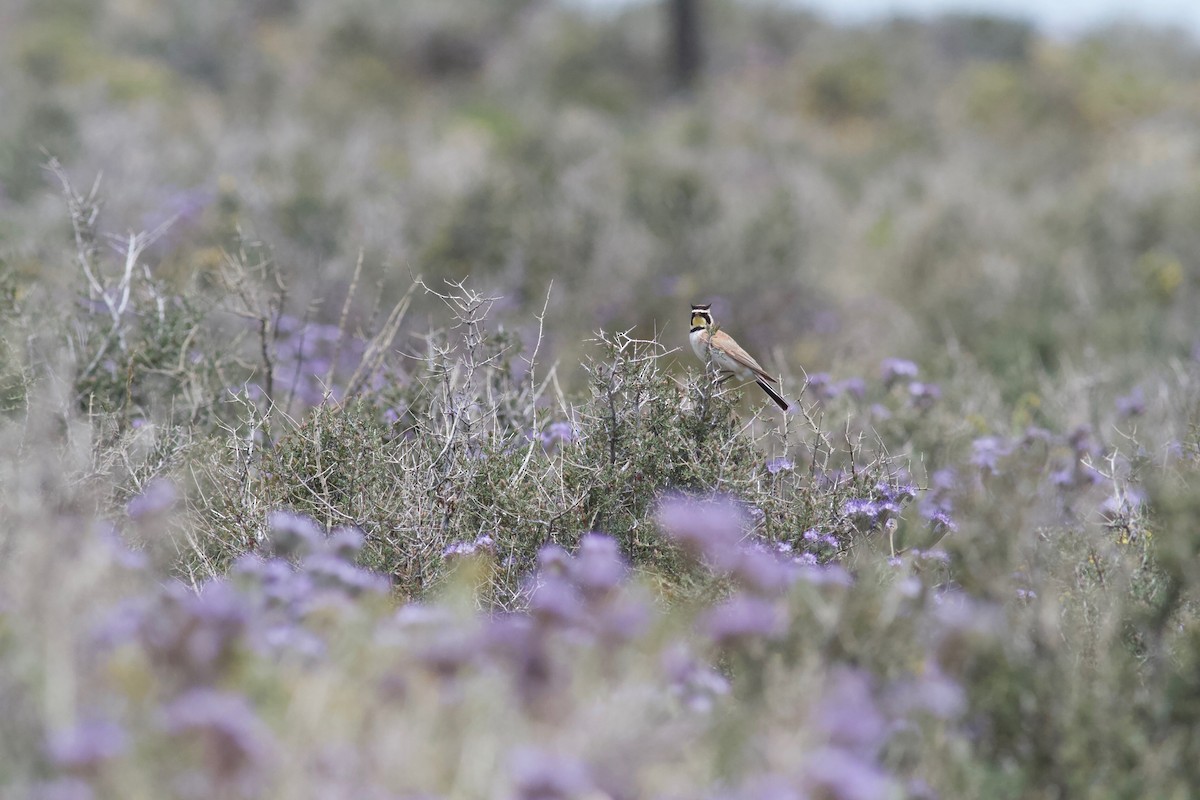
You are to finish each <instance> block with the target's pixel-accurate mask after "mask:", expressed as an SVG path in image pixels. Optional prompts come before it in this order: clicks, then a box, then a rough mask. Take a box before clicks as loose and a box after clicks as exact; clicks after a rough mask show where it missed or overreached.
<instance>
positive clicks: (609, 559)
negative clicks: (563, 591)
mask: <svg viewBox="0 0 1200 800" xmlns="http://www.w3.org/2000/svg"><path fill="white" fill-rule="evenodd" d="M627 571H628V568H627V567H626V566H625V560H624V559H623V558H622V557H621V547H620V545H618V544H617V540H616V539H614V538H612V537H611V536H606V535H604V534H601V533H589V534H586V535H585V536H584V537H583V538H582V539H580V541H579V550H578V551H577V552H576V554H575V558H574V559H573V560H572V561H571V562H570V566H569V569H568V575H569V576H570V578H571V581H572V582H573V583H574V584H575V585H576V586H577V587H578V588H579V590H580V591H581V592H582V593H583V596H584V597H586V598H588V599H589V600H595V599H598V598H600V597H604V596H606V595H608V594H609V593H611V592H612V591H613V590H615V589H616V588H617V587H618V586H619V585H620V584H621V581H623V580H624V579H625V574H626V572H627Z"/></svg>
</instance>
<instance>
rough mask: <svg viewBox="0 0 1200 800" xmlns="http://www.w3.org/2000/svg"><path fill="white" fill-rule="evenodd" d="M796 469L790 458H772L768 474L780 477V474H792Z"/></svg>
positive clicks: (769, 462) (768, 462) (768, 464)
mask: <svg viewBox="0 0 1200 800" xmlns="http://www.w3.org/2000/svg"><path fill="white" fill-rule="evenodd" d="M795 468H796V465H795V463H794V462H793V461H792V460H791V459H790V458H783V457H780V458H772V459H769V460H768V461H767V472H768V473H769V474H771V475H778V474H779V473H780V472H791V471H792V470H793V469H795Z"/></svg>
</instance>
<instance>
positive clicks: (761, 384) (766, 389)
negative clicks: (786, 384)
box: [754, 378, 788, 411]
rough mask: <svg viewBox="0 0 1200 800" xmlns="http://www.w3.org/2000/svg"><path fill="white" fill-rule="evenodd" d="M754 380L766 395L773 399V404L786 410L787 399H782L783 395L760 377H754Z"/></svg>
mask: <svg viewBox="0 0 1200 800" xmlns="http://www.w3.org/2000/svg"><path fill="white" fill-rule="evenodd" d="M754 382H755V383H757V384H758V386H759V388H760V389H762V390H763V391H764V392H766V393H767V396H768V397H770V398H771V399H772V400H774V401H775V405H777V406H779V407H780V408H782V409H783V410H784V411H787V410H788V401H787V400H784V399H783V395H781V394H780V393H779V392H777V391H775V390H774V389H772V388H771V387H770V386H769V385H768V384H767V382H766V381H764V380H763V379H762V378H755V379H754Z"/></svg>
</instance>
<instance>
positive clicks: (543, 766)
mask: <svg viewBox="0 0 1200 800" xmlns="http://www.w3.org/2000/svg"><path fill="white" fill-rule="evenodd" d="M512 776H513V786H514V788H515V790H516V798H517V799H518V800H571V799H572V798H577V797H579V796H580V795H583V794H585V793H586V792H589V791H590V790H591V789H592V780H591V777H590V776H589V774H588V769H587V766H586V765H585V764H584V763H583V762H581V761H579V759H577V758H572V757H569V756H560V755H553V754H550V753H546V752H544V751H541V750H534V749H521V750H518V751H517V752H516V753H514V754H513V756H512Z"/></svg>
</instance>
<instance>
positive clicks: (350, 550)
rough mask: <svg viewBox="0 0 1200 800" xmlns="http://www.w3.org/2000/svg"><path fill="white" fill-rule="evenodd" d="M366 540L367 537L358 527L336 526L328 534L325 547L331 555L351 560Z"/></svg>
mask: <svg viewBox="0 0 1200 800" xmlns="http://www.w3.org/2000/svg"><path fill="white" fill-rule="evenodd" d="M366 541H367V537H366V536H364V535H363V532H362V531H360V530H359V529H358V528H352V527H345V528H337V529H335V530H334V531H332V532H331V533H330V534H329V539H328V541H327V542H326V543H325V548H326V550H328V552H329V554H330V555H332V556H335V557H337V558H340V559H342V560H343V561H353V560H354V558H355V556H357V555H358V553H359V551H360V550H362V549H363V545H364V544H366Z"/></svg>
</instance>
